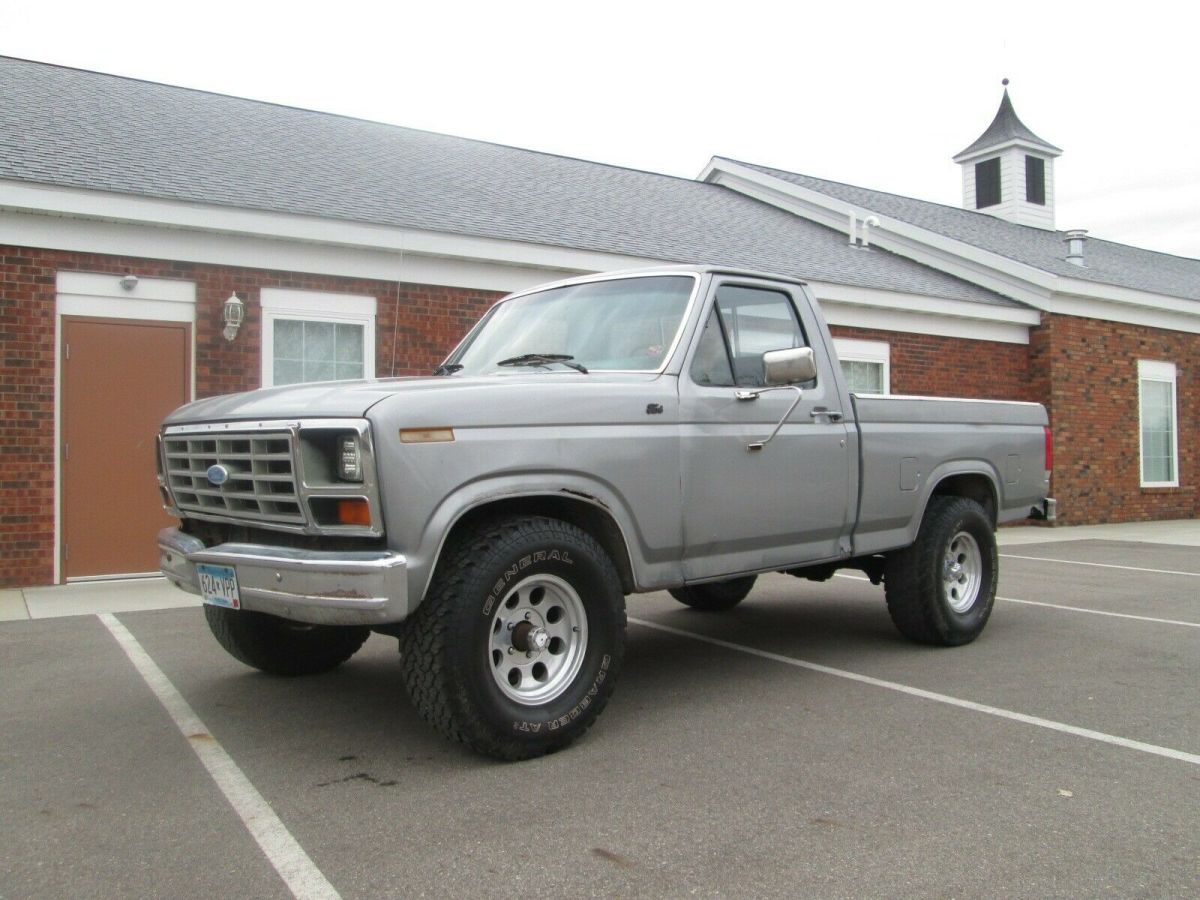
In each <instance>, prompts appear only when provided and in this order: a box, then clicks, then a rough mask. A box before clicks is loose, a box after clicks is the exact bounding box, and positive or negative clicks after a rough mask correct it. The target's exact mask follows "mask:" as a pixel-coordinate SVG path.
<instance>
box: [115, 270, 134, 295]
mask: <svg viewBox="0 0 1200 900" xmlns="http://www.w3.org/2000/svg"><path fill="white" fill-rule="evenodd" d="M117 283H118V284H119V285H121V287H123V288H125V290H127V291H132V290H133V289H134V288H135V287H137V283H138V277H137V276H136V275H134V274H133V273H132V272H130V273H126V275H125V277H124V278H122V279H121V280H120V281H119V282H117Z"/></svg>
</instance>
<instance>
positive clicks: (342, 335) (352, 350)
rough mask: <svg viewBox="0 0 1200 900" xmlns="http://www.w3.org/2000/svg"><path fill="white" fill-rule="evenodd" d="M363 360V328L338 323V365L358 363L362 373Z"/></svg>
mask: <svg viewBox="0 0 1200 900" xmlns="http://www.w3.org/2000/svg"><path fill="white" fill-rule="evenodd" d="M362 360H363V327H362V326H361V325H349V324H347V323H345V322H339V323H338V326H337V361H338V362H339V363H359V371H360V373H361V371H362Z"/></svg>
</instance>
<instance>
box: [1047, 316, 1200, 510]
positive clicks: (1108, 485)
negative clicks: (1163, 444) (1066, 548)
mask: <svg viewBox="0 0 1200 900" xmlns="http://www.w3.org/2000/svg"><path fill="white" fill-rule="evenodd" d="M1031 358H1032V359H1033V360H1034V364H1035V365H1036V366H1037V368H1038V370H1039V372H1040V373H1041V374H1043V377H1044V380H1045V383H1046V389H1047V391H1048V393H1049V397H1048V402H1047V401H1043V402H1047V406H1048V407H1049V409H1050V423H1051V427H1052V428H1053V430H1054V459H1055V466H1054V478H1053V482H1052V484H1051V492H1052V494H1053V495H1054V496H1055V497H1056V498H1057V499H1058V509H1059V517H1060V521H1061V522H1062V524H1078V523H1084V522H1087V523H1102V522H1134V521H1142V520H1148V519H1178V518H1192V517H1194V516H1195V515H1196V514H1197V512H1198V511H1200V509H1198V507H1197V494H1196V478H1197V476H1198V475H1200V470H1198V468H1197V466H1198V465H1200V459H1198V450H1197V441H1196V438H1195V435H1196V433H1197V428H1200V382H1198V379H1197V365H1198V364H1200V335H1194V334H1183V333H1181V332H1175V331H1162V330H1157V329H1153V328H1144V327H1141V326H1136V325H1121V324H1117V323H1113V322H1100V321H1096V320H1094V319H1082V318H1077V317H1074V316H1055V315H1046V316H1043V320H1042V325H1041V327H1040V328H1038V329H1035V333H1034V335H1033V339H1032V346H1031ZM1139 359H1146V360H1158V361H1162V362H1173V363H1175V365H1176V368H1177V379H1178V380H1177V382H1176V416H1177V421H1176V428H1177V433H1178V435H1179V483H1180V485H1181V486H1180V487H1178V488H1143V487H1141V459H1140V455H1139V453H1140V451H1139V447H1138V437H1139V423H1138V381H1137V363H1138V360H1139Z"/></svg>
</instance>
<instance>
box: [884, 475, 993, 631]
mask: <svg viewBox="0 0 1200 900" xmlns="http://www.w3.org/2000/svg"><path fill="white" fill-rule="evenodd" d="M998 571H999V566H998V561H997V557H996V535H995V532H993V531H992V523H991V520H990V519H989V518H988V516H987V513H986V512H984V510H983V507H981V506H980V505H979V504H978V503H976V502H975V501H974V500H968V499H966V498H964V497H934V498H933V499H932V500H930V501H929V506H928V507H927V508H926V510H925V518H924V519H923V520H922V521H921V528H920V531H919V532H918V533H917V540H916V542H915V543H914V544H913V545H912V546H911V547H907V548H905V549H903V550H897V551H895V552H893V553H891V554H890V555H889V556H888V559H887V568H886V571H885V573H884V588H885V594H886V596H887V606H888V612H889V613H890V614H891V617H892V622H893V623H895V625H896V627H897V628H898V629H899V630H900V633H901V634H903V635H904V636H905V637H907V638H909V639H910V640H914V641H918V642H920V643H923V644H940V645H942V646H947V647H953V646H958V645H960V644H967V643H970V642H971V641H973V640H975V638H977V637H978V636H979V634H980V632H982V631H983V627H984V625H986V624H987V620H988V617H989V616H990V615H991V613H992V605H993V604H994V603H995V600H996V581H997V573H998Z"/></svg>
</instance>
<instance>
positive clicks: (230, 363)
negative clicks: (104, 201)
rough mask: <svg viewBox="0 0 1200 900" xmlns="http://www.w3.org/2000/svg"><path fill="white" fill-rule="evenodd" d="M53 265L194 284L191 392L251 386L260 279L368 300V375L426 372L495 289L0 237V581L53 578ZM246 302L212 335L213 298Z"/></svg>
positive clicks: (256, 370)
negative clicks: (235, 326) (239, 315)
mask: <svg viewBox="0 0 1200 900" xmlns="http://www.w3.org/2000/svg"><path fill="white" fill-rule="evenodd" d="M59 270H64V271H72V272H100V273H111V274H113V275H123V274H125V273H126V272H134V273H136V274H137V275H139V276H142V277H146V278H174V279H179V280H183V281H191V282H194V283H195V285H196V396H197V397H198V398H200V397H208V396H213V395H216V394H226V393H230V392H233V391H243V390H250V389H253V388H256V387H258V386H259V380H260V372H261V366H260V359H259V345H260V341H261V321H262V317H261V309H260V306H259V291H260V290H261V289H262V288H265V287H271V288H292V289H298V290H314V291H326V292H330V293H345V294H365V295H370V296H373V297H375V298H376V301H377V315H376V320H375V335H376V347H375V360H376V369H377V372H378V374H379V375H381V376H389V375H417V374H423V373H427V372H429V371H430V370H431V369H432V368H433V367H434V366H435V365H436V364H437V363H439V362H440V361H441V360H442V358H443V357H444V356H445V355H446V353H447V352H448V351H449V350H450V349H451V348H452V347H453V346H454V344H455V343H457V341H458V340H459V338H461V337H462V336H463V334H465V333H466V331H467V329H468V328H469V327H470V326H471V325H472V324H473V323H474V321H475V320H476V319H477V318H478V317H479V315H480V314H481V313H482V312H483V311H484V310H485V309H487V307H488V306H490V305H491V304H492V302H494V301H495V300H496V299H497V298H498V297H500V296H501V294H500V293H497V292H488V291H473V290H463V289H459V288H443V287H435V286H429V285H418V284H397V283H395V282H383V281H374V280H370V279H357V278H335V277H332V276H322V275H305V274H297V273H292V272H275V271H268V270H262V269H250V268H230V267H223V266H206V265H199V264H193V263H181V262H170V261H164V260H149V259H136V258H128V257H116V256H105V255H99V254H90V253H69V252H60V251H50V250H38V249H30V248H22V247H8V246H0V587H11V586H19V585H35V584H50V583H51V582H52V581H53V577H54V559H53V555H54V446H55V436H54V368H55V366H54V363H55V360H54V352H55V328H56V321H55V305H56V280H55V279H56V275H57V272H58V271H59ZM233 292H237V293H238V294H240V296H241V297H242V299H243V300H245V301H246V319H245V322H244V324H243V325H242V329H241V331H240V332H239V334H238V337H237V340H235V341H233V342H229V341H226V340H225V339H224V338H223V337H222V336H221V330H222V327H223V324H222V321H221V306H222V304H223V303H224V302H225V299H226V298H227V297H228V296H229V295H230V294H231V293H233Z"/></svg>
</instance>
